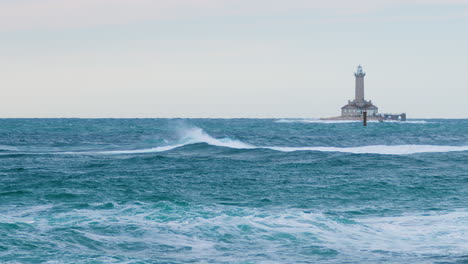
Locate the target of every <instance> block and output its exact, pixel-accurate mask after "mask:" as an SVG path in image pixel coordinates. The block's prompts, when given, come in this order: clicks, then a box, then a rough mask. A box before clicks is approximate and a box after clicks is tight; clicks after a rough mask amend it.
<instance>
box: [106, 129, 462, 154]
mask: <svg viewBox="0 0 468 264" xmlns="http://www.w3.org/2000/svg"><path fill="white" fill-rule="evenodd" d="M180 142H181V143H178V144H174V145H168V146H162V147H156V148H149V149H140V150H117V151H102V152H98V153H99V154H138V153H151V152H164V151H169V150H173V149H176V148H180V147H183V146H187V145H192V144H197V143H206V144H208V145H211V146H217V147H226V148H232V149H269V150H274V151H281V152H295V151H322V152H344V153H353V154H382V155H409V154H416V153H437V152H452V151H467V150H468V146H438V145H393V146H392V145H371V146H359V147H322V146H316V147H314V146H311V147H277V146H255V145H251V144H248V143H244V142H242V141H239V140H233V139H230V138H222V139H217V138H214V137H212V136H210V135H209V134H207V133H206V132H205V131H204V130H202V129H201V128H190V129H187V130H185V131H184V132H183V133H182V139H181V140H180Z"/></svg>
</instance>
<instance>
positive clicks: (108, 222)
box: [0, 203, 468, 262]
mask: <svg viewBox="0 0 468 264" xmlns="http://www.w3.org/2000/svg"><path fill="white" fill-rule="evenodd" d="M167 206H169V207H171V208H172V209H171V210H166V207H167ZM22 215H25V214H22ZM27 215H28V217H27V218H28V219H29V218H31V217H32V218H33V219H35V220H38V221H37V222H36V223H34V226H35V227H36V228H37V230H38V233H36V234H33V235H34V236H41V237H43V236H44V235H48V234H50V229H52V228H58V227H59V228H60V227H66V228H68V227H70V226H80V227H81V228H80V229H78V230H77V232H80V233H81V234H82V235H83V236H85V237H87V238H89V239H92V240H94V241H99V242H101V243H103V244H106V245H109V246H112V245H115V244H118V243H126V242H130V243H133V242H135V243H137V242H138V243H147V244H151V245H169V246H172V247H175V248H181V247H190V248H191V250H190V251H188V252H187V253H186V254H188V255H190V256H192V257H195V256H196V257H197V258H204V257H209V258H215V259H218V260H224V261H220V262H226V261H229V260H228V259H224V258H223V253H225V252H224V251H222V250H221V251H219V250H218V249H216V245H218V246H223V245H226V246H229V245H232V244H231V243H230V242H227V243H225V242H222V241H219V239H221V238H223V236H224V235H225V234H229V235H230V238H227V239H228V240H232V241H235V242H236V243H237V244H238V245H243V244H249V242H251V241H255V243H256V248H254V249H252V252H258V250H259V249H261V250H262V251H263V252H269V254H270V253H271V254H274V253H272V252H276V251H277V250H276V249H279V248H285V247H289V246H291V245H293V247H290V248H291V250H292V252H291V255H294V254H297V252H295V251H294V245H297V243H301V244H304V245H309V246H320V247H324V248H328V249H331V250H336V251H338V252H339V253H340V254H343V255H345V256H350V257H353V258H354V259H355V260H356V258H357V259H358V258H359V257H360V254H356V252H361V253H362V254H364V255H367V257H372V256H373V255H374V256H375V257H377V258H378V253H374V252H376V251H380V252H393V253H397V255H398V254H407V255H412V256H414V255H415V254H416V255H450V254H455V255H457V254H466V252H467V251H468V211H466V210H465V211H455V212H445V213H432V214H418V213H413V214H407V215H402V216H392V217H365V218H354V219H340V218H334V217H329V216H326V215H324V214H322V213H320V212H317V213H306V212H303V211H301V210H297V209H284V210H262V209H253V208H233V207H230V206H221V205H213V206H193V207H190V208H186V207H183V208H181V207H177V206H176V205H174V204H171V203H159V205H158V206H155V205H154V204H145V203H140V204H139V205H116V206H115V208H113V209H109V210H91V209H75V210H70V211H67V212H62V213H54V214H51V215H50V216H49V219H48V221H45V220H42V219H43V218H44V217H43V216H42V215H40V214H36V215H30V214H27ZM14 216H15V218H14V219H15V221H17V222H24V220H25V219H24V217H22V216H20V217H19V218H18V216H16V215H14ZM0 219H1V218H0ZM10 219H13V217H11V218H10ZM39 220H40V221H39ZM96 223H98V224H99V225H105V226H106V227H109V226H111V227H115V228H119V230H122V232H119V233H115V234H112V235H109V234H101V233H99V232H97V233H96V232H94V231H93V229H92V228H89V227H90V225H95V224H96ZM38 225H46V227H44V228H41V227H39V226H38ZM126 226H132V227H137V228H138V229H139V230H138V231H139V233H140V234H143V235H141V236H140V235H139V236H135V235H134V234H133V233H134V232H133V231H132V230H134V229H133V228H132V229H129V230H126V229H124V228H125V227H126ZM269 249H271V250H269ZM243 250H246V251H249V248H248V247H245V248H243ZM109 253H110V254H112V253H114V252H109ZM376 255H377V256H376ZM270 256H274V255H270ZM176 257H177V258H181V257H183V256H179V255H177V256H176ZM239 257H241V256H239ZM353 262H356V261H353Z"/></svg>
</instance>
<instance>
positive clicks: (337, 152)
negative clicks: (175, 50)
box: [0, 119, 468, 264]
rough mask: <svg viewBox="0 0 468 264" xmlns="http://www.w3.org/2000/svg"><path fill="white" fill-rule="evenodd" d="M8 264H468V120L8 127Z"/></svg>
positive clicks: (3, 224) (0, 233)
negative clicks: (366, 124) (362, 123)
mask: <svg viewBox="0 0 468 264" xmlns="http://www.w3.org/2000/svg"><path fill="white" fill-rule="evenodd" d="M0 263H11V264H13V263H34V264H36V263H48V264H52V263H54V264H55V263H93V264H96V263H468V120H467V119H464V120H411V121H409V122H406V123H398V122H393V123H370V124H369V126H368V127H362V125H361V124H360V123H358V122H330V123H328V122H323V121H317V120H291V119H287V120H275V119H228V120H227V119H189V120H182V119H3V120H2V119H0Z"/></svg>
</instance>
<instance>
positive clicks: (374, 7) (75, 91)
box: [0, 0, 468, 118]
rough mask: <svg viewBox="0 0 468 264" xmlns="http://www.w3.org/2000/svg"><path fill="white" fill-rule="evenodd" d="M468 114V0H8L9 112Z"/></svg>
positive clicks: (2, 26)
mask: <svg viewBox="0 0 468 264" xmlns="http://www.w3.org/2000/svg"><path fill="white" fill-rule="evenodd" d="M359 64H362V65H363V68H364V71H366V72H367V75H366V77H365V96H366V99H367V100H372V102H373V103H374V104H375V105H377V106H378V107H379V112H382V113H401V112H406V113H407V115H408V117H409V118H468V0H355V1H350V0H327V1H314V0H309V1H305V0H288V1H279V0H269V1H267V0H248V1H247V0H235V1H234V0H198V1H195V0H170V1H168V0H166V1H161V0H152V1H150V0H73V1H71V0H0V91H1V95H0V118H9V117H83V118H97V117H122V118H134V117H141V118H153V117H154V118H159V117H168V118H172V117H209V118H238V117H249V118H285V117H286V118H287V117H289V118H320V117H331V116H338V115H340V108H341V107H342V106H343V105H345V104H346V103H347V101H348V100H350V99H353V98H354V78H355V77H354V74H353V73H354V71H355V70H356V67H357V66H358V65H359Z"/></svg>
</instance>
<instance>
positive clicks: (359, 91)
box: [354, 65, 366, 105]
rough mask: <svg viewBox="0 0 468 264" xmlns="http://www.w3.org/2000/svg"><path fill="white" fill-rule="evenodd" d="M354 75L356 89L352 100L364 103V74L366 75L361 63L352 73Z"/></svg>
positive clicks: (360, 103)
mask: <svg viewBox="0 0 468 264" xmlns="http://www.w3.org/2000/svg"><path fill="white" fill-rule="evenodd" d="M354 76H356V89H355V93H356V97H355V99H354V101H355V102H356V104H359V105H364V103H365V101H364V76H366V73H365V72H364V70H363V69H362V66H361V65H359V66H358V67H357V70H356V72H355V73H354Z"/></svg>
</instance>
